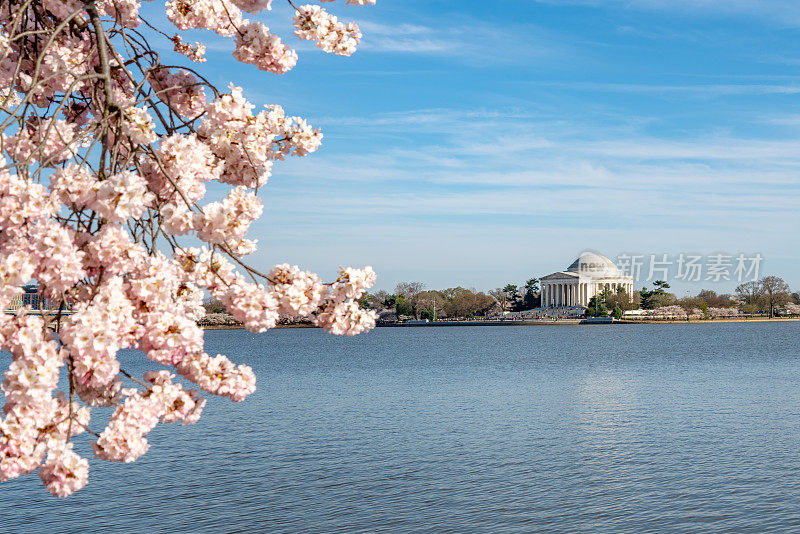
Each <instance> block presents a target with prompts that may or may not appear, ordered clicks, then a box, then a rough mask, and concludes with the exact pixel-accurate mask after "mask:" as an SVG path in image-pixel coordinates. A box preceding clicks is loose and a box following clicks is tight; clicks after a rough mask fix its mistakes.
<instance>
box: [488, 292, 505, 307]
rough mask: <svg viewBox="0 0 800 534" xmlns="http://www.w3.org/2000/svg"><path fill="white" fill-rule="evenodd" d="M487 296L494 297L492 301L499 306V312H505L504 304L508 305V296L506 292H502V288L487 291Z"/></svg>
mask: <svg viewBox="0 0 800 534" xmlns="http://www.w3.org/2000/svg"><path fill="white" fill-rule="evenodd" d="M489 295H490V296H492V297H494V299H495V300H496V301H497V302H498V303H499V304H500V310H501V311H506V304H508V296H507V295H506V292H505V291H503V289H502V288H500V287H496V288H494V289H492V290H491V291H489Z"/></svg>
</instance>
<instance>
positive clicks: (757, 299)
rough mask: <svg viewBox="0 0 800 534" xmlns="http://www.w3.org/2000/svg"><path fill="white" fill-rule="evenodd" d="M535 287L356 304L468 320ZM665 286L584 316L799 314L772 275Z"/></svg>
mask: <svg viewBox="0 0 800 534" xmlns="http://www.w3.org/2000/svg"><path fill="white" fill-rule="evenodd" d="M539 289H540V288H539V279H538V278H530V279H528V280H527V281H526V282H525V283H524V284H521V285H516V284H511V283H510V284H506V285H505V286H504V287H498V288H495V289H492V290H490V291H487V292H485V293H484V292H482V291H477V290H476V289H474V288H472V289H467V288H464V287H461V286H458V287H451V288H449V289H441V290H435V289H426V287H425V284H423V283H422V282H416V281H415V282H401V283H399V284H397V287H395V289H394V292H392V293H389V292H387V291H378V292H376V293H368V294H365V295H364V296H363V297H362V298H361V299H360V301H359V304H360V305H361V306H362V307H364V308H370V309H374V310H377V311H378V312H379V313H381V314H391V315H394V316H396V317H397V318H413V319H418V320H419V319H434V318H436V319H448V318H472V317H483V316H489V315H497V314H500V313H503V312H514V311H525V310H530V309H534V308H538V307H540V306H541V300H540V291H539ZM669 289H670V285H669V283H667V282H666V281H665V280H656V281H655V282H653V284H652V287H643V288H642V289H640V290H638V291H634V292H633V293H632V294H630V293H628V292H626V291H625V290H624V289H623V288H619V289H618V290H617V291H613V292H612V291H610V290H606V291H604V292H602V293H600V294H599V295H597V296H595V297H592V299H591V300H590V302H589V303H588V304H589V305H588V307H587V309H586V315H588V316H595V315H597V316H600V317H606V316H609V315H612V316H614V317H622V316H623V314H624V313H625V312H626V311H630V310H638V309H642V310H664V309H669V308H671V307H676V308H675V309H678V308H680V309H683V310H685V311H686V313H687V314H688V315H691V314H693V313H697V311H698V310H699V313H701V314H703V315H705V316H709V310H712V311H713V310H726V309H730V310H731V312H730V313H731V314H734V313H737V310H738V311H741V312H742V313H747V314H765V315H769V316H770V317H772V316H774V315H775V313H776V310H778V309H789V310H790V312H791V313H800V308H798V306H800V295H798V293H792V292H791V290H790V289H789V285H788V284H787V283H786V282H785V281H784V280H783V279H781V278H779V277H777V276H765V277H764V278H762V279H760V280H758V281H755V282H747V283H744V284H741V285H740V286H738V287H737V288H736V291H735V293H734V294H717V293H716V292H715V291H713V290H710V289H703V290H701V291H700V292H699V293H698V294H697V295H695V296H690V297H683V298H678V297H677V296H676V295H675V294H673V293H670V292H669ZM211 304H213V303H211ZM787 306H788V308H786V307H787ZM207 308H209V311H214V310H213V309H211V308H216V306H207ZM791 310H798V311H796V312H792V311H791Z"/></svg>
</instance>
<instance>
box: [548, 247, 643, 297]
mask: <svg viewBox="0 0 800 534" xmlns="http://www.w3.org/2000/svg"><path fill="white" fill-rule="evenodd" d="M540 283H541V287H542V289H541V291H542V293H541V295H542V307H544V308H555V307H562V306H588V305H589V299H591V298H592V297H593V296H595V295H597V294H598V293H602V292H603V291H605V290H606V289H608V290H610V291H611V292H612V293H616V292H617V290H618V289H619V288H622V289H624V290H625V291H626V292H627V293H628V294H629V295H631V294H633V277H632V276H625V275H624V274H623V273H622V271H621V270H620V269H619V267H617V266H616V265H614V262H612V261H611V260H609V259H608V258H606V257H605V256H603V255H601V254H595V253H593V252H584V253H583V254H581V255H580V257H579V258H578V259H577V260H575V261H574V262H572V265H570V266H569V267H567V270H565V271H559V272H557V273H553V274H550V275H547V276H545V277H543V278H541V279H540Z"/></svg>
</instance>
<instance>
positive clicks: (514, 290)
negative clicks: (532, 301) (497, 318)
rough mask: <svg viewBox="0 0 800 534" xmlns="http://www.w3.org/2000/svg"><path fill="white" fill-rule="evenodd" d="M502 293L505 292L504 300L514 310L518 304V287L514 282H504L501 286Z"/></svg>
mask: <svg viewBox="0 0 800 534" xmlns="http://www.w3.org/2000/svg"><path fill="white" fill-rule="evenodd" d="M503 293H505V294H506V302H507V303H508V305H509V307H510V308H511V309H512V310H516V309H517V307H518V306H519V288H518V287H517V286H516V285H515V284H506V287H504V288H503Z"/></svg>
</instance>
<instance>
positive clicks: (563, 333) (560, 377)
mask: <svg viewBox="0 0 800 534" xmlns="http://www.w3.org/2000/svg"><path fill="white" fill-rule="evenodd" d="M798 335H800V323H785V324H775V323H760V324H714V325H633V326H537V327H463V328H458V327H451V328H397V329H393V328H383V329H378V330H376V331H374V332H372V333H370V334H368V335H363V336H359V337H356V338H353V339H343V338H337V337H333V336H330V335H325V334H323V333H321V332H320V331H318V330H313V329H300V330H277V331H272V332H268V333H266V334H263V335H252V334H249V333H247V332H244V331H213V332H207V333H206V343H207V347H208V352H212V353H215V352H223V353H225V354H228V355H230V356H231V358H232V359H234V360H235V361H237V362H242V363H246V364H248V365H251V366H252V367H253V368H254V369H255V371H256V374H257V376H258V380H259V382H258V391H257V392H256V393H255V394H254V395H252V396H251V397H250V398H248V399H247V400H246V401H245V402H243V403H239V404H234V403H232V402H230V401H228V400H226V399H211V400H210V401H209V405H208V406H207V408H206V411H205V413H204V415H203V418H202V419H201V420H200V422H199V423H198V424H196V425H194V426H185V427H184V426H178V425H160V426H159V427H158V428H157V429H156V430H155V431H154V432H152V433H151V434H150V435H149V439H150V442H151V445H152V446H151V449H150V452H148V454H146V455H145V456H144V457H143V458H142V459H140V460H139V461H138V462H136V463H134V464H126V465H119V464H109V463H105V462H101V461H98V460H92V463H91V475H90V483H89V485H88V486H87V487H86V488H84V489H83V490H81V491H80V492H78V493H77V494H75V495H74V496H72V497H70V498H68V499H63V500H58V499H55V498H54V497H51V496H50V494H48V493H46V492H45V491H44V489H43V488H42V487H41V482H40V481H39V478H38V477H37V476H35V475H33V476H26V477H23V478H20V479H16V480H12V481H9V482H5V483H2V484H0V532H2V533H17V532H19V533H26V534H27V533H32V534H37V533H42V534H44V533H47V534H49V533H56V532H76V533H77V532H131V533H134V532H136V533H140V532H141V533H153V532H412V531H416V532H492V533H502V532H636V533H640V532H673V531H674V532H765V531H771V532H798V531H800V446H799V445H800V443H798V441H799V439H798V438H800V365H798V363H799V358H798ZM121 360H122V361H123V367H125V368H126V369H127V370H129V371H132V372H137V373H141V372H142V371H144V370H145V369H146V368H149V367H150V365H148V362H146V361H144V360H142V359H141V358H140V357H139V356H136V355H135V354H134V353H132V352H128V353H126V354H123V355H121ZM7 362H8V356H7V355H0V363H2V364H3V366H5V365H6V364H7ZM107 416H108V415H107V413H106V412H105V411H102V410H98V411H97V413H96V418H97V419H99V420H101V421H102V419H103V418H107ZM95 426H97V428H98V429H99V428H101V425H100V424H99V423H97V422H96V423H95ZM77 447H78V449H79V452H80V453H81V454H83V455H89V454H90V453H89V446H88V438H87V439H81V440H79V442H78V445H77Z"/></svg>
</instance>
